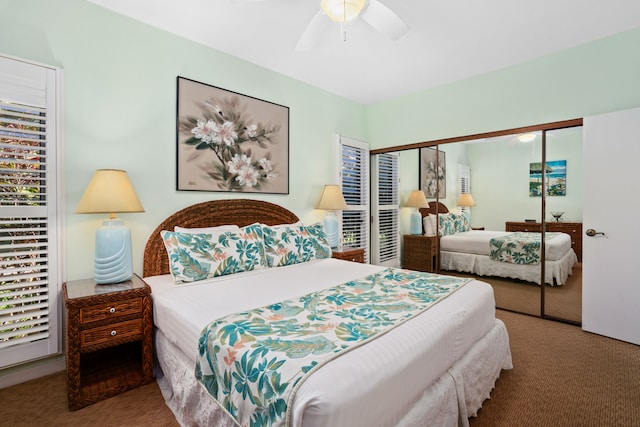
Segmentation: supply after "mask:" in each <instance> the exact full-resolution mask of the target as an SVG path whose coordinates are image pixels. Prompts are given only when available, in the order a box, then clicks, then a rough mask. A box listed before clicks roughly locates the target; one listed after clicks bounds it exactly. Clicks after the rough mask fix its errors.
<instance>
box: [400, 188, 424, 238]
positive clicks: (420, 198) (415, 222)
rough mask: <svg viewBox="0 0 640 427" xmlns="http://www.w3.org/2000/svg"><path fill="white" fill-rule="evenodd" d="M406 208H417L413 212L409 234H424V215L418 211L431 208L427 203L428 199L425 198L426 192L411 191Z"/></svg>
mask: <svg viewBox="0 0 640 427" xmlns="http://www.w3.org/2000/svg"><path fill="white" fill-rule="evenodd" d="M405 206H406V207H408V208H415V211H413V212H411V225H410V228H409V232H410V233H411V234H422V215H421V214H420V211H419V210H418V209H419V208H428V207H429V203H428V202H427V198H426V197H425V196H424V192H423V191H422V190H413V191H411V194H409V199H408V200H407V203H405Z"/></svg>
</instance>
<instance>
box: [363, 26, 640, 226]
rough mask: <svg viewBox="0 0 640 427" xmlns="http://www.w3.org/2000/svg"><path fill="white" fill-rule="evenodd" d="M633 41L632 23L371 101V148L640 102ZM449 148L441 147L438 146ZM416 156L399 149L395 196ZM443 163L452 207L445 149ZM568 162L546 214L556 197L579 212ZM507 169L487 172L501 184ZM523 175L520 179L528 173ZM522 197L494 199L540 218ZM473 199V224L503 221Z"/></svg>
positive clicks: (638, 41)
mask: <svg viewBox="0 0 640 427" xmlns="http://www.w3.org/2000/svg"><path fill="white" fill-rule="evenodd" d="M638 46H640V29H635V30H632V31H628V32H625V33H621V34H618V35H615V36H612V37H608V38H606V39H602V40H599V41H595V42H592V43H588V44H585V45H582V46H579V47H576V48H573V49H568V50H565V51H562V52H559V53H556V54H553V55H549V56H546V57H543V58H540V59H536V60H533V61H529V62H527V63H524V64H520V65H516V66H512V67H508V68H505V69H502V70H499V71H495V72H492V73H487V74H483V75H479V76H475V77H472V78H469V79H466V80H462V81H458V82H455V83H452V84H449V85H444V86H440V87H436V88H433V89H430V90H425V91H422V92H418V93H415V94H411V95H407V96H404V97H401V98H397V99H393V100H390V101H387V102H381V103H378V104H374V105H370V106H368V107H367V136H368V141H369V142H370V144H371V147H372V148H373V149H375V148H383V147H393V146H398V145H404V144H412V143H416V142H423V141H433V140H438V139H443V138H448V137H455V136H464V135H474V134H478V133H483V132H490V131H496V130H502V129H511V128H516V127H522V126H528V125H534V124H540V123H548V122H555V121H561V120H568V119H574V118H580V117H587V116H589V115H594V114H601V113H605V112H610V111H618V110H623V109H627V108H632V107H636V106H640V80H639V79H638V76H640V54H638ZM550 148H551V147H550ZM451 149H452V148H451V147H449V148H444V150H445V151H447V150H451ZM603 149H606V148H605V147H603ZM512 151H513V150H512ZM502 154H503V155H505V154H506V153H502ZM558 155H563V153H558ZM417 156H418V154H417V150H410V151H403V152H402V154H401V158H404V160H403V161H401V163H400V186H401V193H402V195H403V198H402V199H401V202H403V201H406V198H407V197H408V194H409V193H410V191H411V189H413V188H416V187H417V186H418V172H417V165H418V157H417ZM538 156H539V154H538ZM556 157H558V156H557V155H555V154H554V153H552V152H550V153H549V157H548V158H549V159H550V160H557V159H560V158H557V159H556ZM494 159H497V157H494ZM505 162H508V160H505ZM510 164H513V163H510ZM571 165H573V166H571ZM447 169H448V171H447V200H446V201H444V202H445V203H446V204H447V206H449V207H453V206H455V199H453V200H452V199H451V197H454V196H455V194H454V193H453V189H454V188H455V186H457V182H456V181H455V179H456V177H457V168H456V166H455V163H454V159H453V157H452V156H449V155H448V157H447ZM568 170H569V172H568V173H570V174H571V176H569V177H568V185H569V186H572V187H573V188H568V189H567V191H568V193H569V194H568V197H566V198H562V201H560V199H561V198H548V199H547V203H548V206H547V207H548V208H547V214H548V212H549V211H550V210H552V207H553V206H554V205H561V207H562V209H559V210H566V211H567V218H568V219H571V220H574V221H578V220H581V218H582V210H581V206H582V186H581V177H582V169H581V161H578V162H572V163H570V164H569V165H568ZM478 173H479V168H478V167H476V168H474V169H472V187H473V192H474V197H475V193H476V192H480V191H481V190H480V188H481V180H482V179H483V178H481V177H478V176H477V175H478ZM578 173H579V175H578ZM507 175H508V174H505V175H504V176H501V175H499V173H498V172H493V175H492V176H493V177H495V178H496V179H498V180H501V181H503V185H502V186H504V183H506V185H508V186H511V185H514V181H513V180H511V181H510V180H509V178H506V176H507ZM574 176H577V177H578V178H577V179H575V178H574ZM522 177H523V179H524V180H525V183H524V184H523V185H525V186H526V185H527V183H526V181H527V179H528V178H527V173H526V172H524V173H523V174H522ZM452 180H453V182H452ZM522 191H523V192H524V193H518V194H526V187H525V189H524V190H522ZM499 194H500V192H499V191H493V192H492V194H490V196H491V197H490V199H491V198H493V199H495V198H496V197H497V196H498V195H499ZM478 196H481V194H478ZM570 196H571V197H570ZM523 197H525V199H526V200H525V199H523V200H521V203H518V204H511V205H510V206H511V208H513V210H511V208H508V209H507V210H506V211H505V208H504V207H500V210H501V212H502V213H504V212H508V213H509V219H510V220H514V219H522V218H524V217H525V216H524V212H528V211H529V210H533V212H532V213H531V214H527V215H526V217H527V218H537V219H538V220H539V218H540V216H541V215H540V208H539V206H540V203H539V201H537V202H536V201H533V200H529V199H528V198H527V197H526V196H523ZM476 203H477V204H478V206H477V207H475V208H473V209H472V212H473V216H472V224H473V225H474V226H487V227H491V228H497V227H499V223H500V222H501V223H502V224H504V219H500V220H499V221H495V220H493V219H491V218H492V216H493V215H494V214H495V212H490V211H488V210H486V207H483V208H481V207H480V205H479V203H480V201H479V200H476ZM492 205H494V206H498V205H497V204H495V203H492ZM485 206H486V205H485ZM532 206H535V207H536V208H535V209H533V208H531V207H532ZM403 211H408V210H407V209H403ZM476 212H477V215H476ZM408 218H409V217H408V214H407V213H406V212H405V213H404V214H403V216H401V221H402V222H401V231H403V232H406V230H408V223H409V219H408ZM497 229H500V228H497Z"/></svg>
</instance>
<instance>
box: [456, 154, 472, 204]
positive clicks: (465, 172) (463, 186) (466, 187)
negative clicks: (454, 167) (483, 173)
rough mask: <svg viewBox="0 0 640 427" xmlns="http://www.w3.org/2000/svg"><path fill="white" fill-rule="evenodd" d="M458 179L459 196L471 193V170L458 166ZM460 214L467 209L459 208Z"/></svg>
mask: <svg viewBox="0 0 640 427" xmlns="http://www.w3.org/2000/svg"><path fill="white" fill-rule="evenodd" d="M458 178H459V180H460V181H459V185H460V194H467V193H471V169H470V168H469V166H468V165H463V164H458ZM460 210H461V211H462V212H466V211H469V210H470V209H469V207H467V206H461V207H460Z"/></svg>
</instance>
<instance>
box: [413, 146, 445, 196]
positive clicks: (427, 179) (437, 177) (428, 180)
mask: <svg viewBox="0 0 640 427" xmlns="http://www.w3.org/2000/svg"><path fill="white" fill-rule="evenodd" d="M420 188H421V189H422V191H423V192H424V195H425V196H426V197H427V199H435V198H436V196H437V197H439V198H444V197H446V196H447V162H446V155H445V153H444V151H440V150H436V149H435V148H431V147H424V148H421V149H420Z"/></svg>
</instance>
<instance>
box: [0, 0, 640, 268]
mask: <svg viewBox="0 0 640 427" xmlns="http://www.w3.org/2000/svg"><path fill="white" fill-rule="evenodd" d="M0 11H1V13H0V52H2V53H4V54H8V55H13V56H16V57H19V58H25V59H28V60H32V61H37V62H42V63H46V64H50V65H55V66H59V67H61V68H63V69H64V72H65V102H66V106H65V109H64V113H65V117H64V123H63V126H64V150H65V153H66V157H65V162H66V165H65V166H66V167H65V173H64V179H65V185H64V186H63V189H64V192H65V194H64V196H65V197H66V204H65V206H64V208H65V209H66V214H65V218H66V227H67V230H66V244H67V253H66V259H67V270H68V271H67V278H68V279H76V278H81V277H88V276H90V275H91V274H92V272H93V265H92V264H93V240H94V239H93V234H94V232H95V229H96V228H97V227H98V226H99V225H100V223H101V221H102V217H101V216H100V215H76V214H74V213H73V210H74V209H75V205H76V204H77V201H78V200H79V198H80V195H81V193H82V191H83V189H84V186H85V185H86V183H87V182H88V180H89V179H90V177H91V174H92V173H93V171H94V170H95V169H98V168H107V167H108V168H122V169H126V170H127V171H128V172H129V175H130V177H131V179H132V181H133V184H134V186H135V187H136V189H137V191H138V193H139V196H140V198H141V201H142V203H143V205H144V207H145V209H146V212H145V213H143V214H129V215H122V216H123V217H124V219H125V221H126V222H127V223H128V224H129V225H130V226H131V228H132V233H133V240H134V242H133V244H134V269H135V270H136V272H141V270H142V267H141V266H142V252H143V249H144V243H145V242H146V239H147V237H148V235H149V234H150V233H151V231H152V230H153V227H154V226H155V225H156V224H157V223H159V222H160V221H161V220H162V219H164V218H165V217H166V216H167V215H169V214H170V213H172V212H174V211H175V210H177V209H179V208H182V207H184V206H187V205H190V204H192V203H195V202H200V201H204V200H210V199H220V198H226V197H243V195H239V194H229V193H193V192H177V191H175V102H176V99H175V97H176V87H175V85H176V83H175V80H176V76H178V75H180V76H184V77H188V78H191V79H194V80H197V81H201V82H204V83H208V84H212V85H215V86H218V87H222V88H225V89H229V90H232V91H236V92H240V93H243V94H247V95H250V96H253V97H257V98H260V99H265V100H268V101H271V102H275V103H278V104H282V105H287V106H289V107H290V194H289V195H286V196H285V195H256V194H251V195H250V197H255V198H258V199H262V200H267V201H271V202H274V203H278V204H281V205H283V206H285V207H287V208H289V209H291V210H292V211H294V212H295V213H296V214H297V215H298V216H300V217H301V218H302V220H303V221H305V222H311V221H317V220H320V219H321V218H322V215H323V213H322V212H319V211H317V210H315V209H313V206H314V204H315V202H316V200H317V197H318V195H319V193H320V190H321V188H322V185H323V184H325V183H328V182H332V181H333V171H334V169H335V167H336V166H335V153H334V151H333V150H334V145H333V141H334V137H333V136H334V134H335V133H342V134H344V135H347V136H350V137H353V138H357V139H362V140H368V141H370V143H371V145H372V147H373V148H377V147H387V146H394V145H399V144H406V143H413V142H419V141H427V140H433V139H439V138H444V137H449V136H457V135H468V134H474V133H479V132H485V131H492V130H497V129H505V128H511V127H518V126H523V125H530V124H536V123H544V122H550V121H556V120H563V119H570V118H576V117H582V116H586V115H590V114H598V113H603V112H607V111H616V110H621V109H625V108H630V107H635V106H639V105H640V84H638V83H637V76H639V75H640V55H638V54H637V46H639V45H640V29H637V30H633V31H630V32H627V33H623V34H620V35H616V36H613V37H610V38H607V39H603V40H600V41H597V42H593V43H590V44H587V45H584V46H581V47H578V48H574V49H570V50H567V51H564V52H560V53H558V54H554V55H550V56H547V57H544V58H541V59H538V60H535V61H530V62H528V63H526V64H522V65H518V66H514V67H509V68H506V69H504V70H500V71H496V72H493V73H488V74H484V75H481V76H477V77H474V78H470V79H467V80H463V81H460V82H456V83H452V84H449V85H445V86H442V87H438V88H435V89H431V90H427V91H423V92H419V93H416V94H413V95H408V96H405V97H401V98H398V99H395V100H391V101H387V102H382V103H378V104H374V105H370V106H362V105H358V104H356V103H353V102H351V101H348V100H346V99H344V98H341V97H337V96H335V95H333V94H330V93H328V92H325V91H322V90H319V89H317V88H314V87H312V86H310V85H307V84H304V83H301V82H299V81H297V80H294V79H291V78H288V77H285V76H283V75H281V74H278V73H275V72H272V71H269V70H266V69H264V68H261V67H258V66H255V65H253V64H249V63H247V62H245V61H242V60H240V59H237V58H234V57H231V56H229V55H226V54H222V53H220V52H218V51H215V50H211V49H209V48H206V47H204V46H202V45H199V44H196V43H193V42H190V41H187V40H185V39H183V38H180V37H177V36H174V35H172V34H169V33H166V32H163V31H159V30H157V29H154V28H152V27H149V26H147V25H144V24H141V23H138V22H136V21H133V20H131V19H128V18H125V17H122V16H120V15H117V14H114V13H112V12H109V11H107V10H104V9H102V8H100V7H98V6H95V5H93V4H90V3H88V2H86V1H85V0H56V1H47V0H20V1H18V0H0ZM412 163H413V164H415V165H417V154H412V153H403V154H402V155H401V161H400V165H401V170H403V171H405V173H403V174H402V178H401V179H402V182H401V185H402V189H403V190H402V191H403V194H402V195H401V199H402V200H403V201H404V200H406V197H408V194H409V192H410V190H411V189H413V188H414V186H417V180H418V179H417V176H418V175H417V171H415V170H412V171H409V170H408V166H406V165H410V164H412ZM327 165H329V167H327ZM449 182H450V181H448V185H450V184H449ZM404 193H406V194H404ZM447 193H448V194H449V190H448V192H447Z"/></svg>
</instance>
